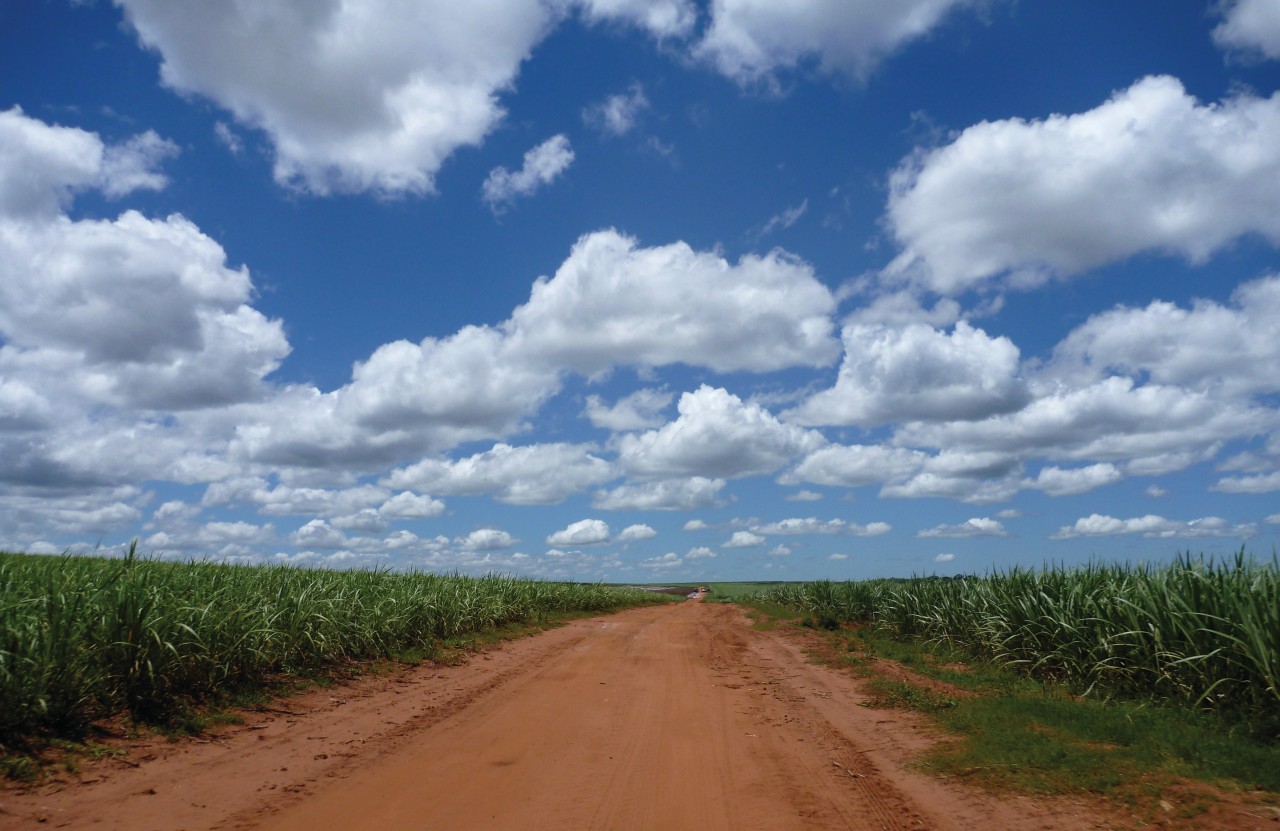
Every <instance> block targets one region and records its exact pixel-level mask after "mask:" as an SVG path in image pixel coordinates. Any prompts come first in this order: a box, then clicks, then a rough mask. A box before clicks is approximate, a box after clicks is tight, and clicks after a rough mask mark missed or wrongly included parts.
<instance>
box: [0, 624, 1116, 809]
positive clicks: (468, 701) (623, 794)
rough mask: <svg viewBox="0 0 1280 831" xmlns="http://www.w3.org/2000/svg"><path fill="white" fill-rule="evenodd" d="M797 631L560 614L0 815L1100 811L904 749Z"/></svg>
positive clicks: (903, 728) (905, 724)
mask: <svg viewBox="0 0 1280 831" xmlns="http://www.w3.org/2000/svg"><path fill="white" fill-rule="evenodd" d="M801 637H803V636H802V635H799V634H798V633H786V632H782V631H779V632H760V631H756V630H754V629H752V628H751V627H750V624H749V621H747V619H746V617H745V615H744V614H743V613H742V612H741V610H739V609H738V608H737V607H733V606H724V605H713V604H699V603H686V604H681V605H679V606H674V607H672V606H667V607H655V608H646V609H637V610H632V611H628V612H622V613H619V614H617V615H613V616H609V617H606V618H595V619H591V620H586V621H578V622H575V623H572V624H569V625H567V626H565V627H563V628H560V629H556V630H553V631H550V632H546V633H543V634H541V635H538V636H535V637H533V638H528V639H525V640H521V641H517V642H513V643H509V644H506V645H504V646H503V647H502V648H500V649H497V650H494V651H492V652H489V653H486V654H484V655H482V656H477V657H476V658H473V659H472V661H471V662H470V663H469V665H468V666H465V667H456V668H445V669H440V668H423V669H421V670H415V671H410V672H406V673H404V674H403V675H401V676H400V677H397V678H390V679H387V678H384V679H381V680H378V679H373V680H369V681H367V682H365V681H362V682H358V683H357V684H355V685H353V686H351V687H349V688H345V689H343V690H340V691H318V692H316V693H314V694H309V695H307V696H302V697H299V698H295V699H290V700H288V702H287V703H285V704H281V705H280V710H286V709H287V710H288V713H279V714H276V715H275V716H269V717H264V718H263V719H262V720H261V721H259V722H256V723H250V724H248V725H247V726H245V727H242V728H237V729H233V730H230V731H228V732H227V733H225V734H222V735H221V736H219V737H216V739H215V741H214V742H210V743H207V744H195V743H185V744H182V745H179V746H177V747H176V748H169V749H163V748H161V749H158V750H156V751H155V756H156V758H154V759H152V760H150V761H146V762H143V763H142V764H141V765H140V766H139V767H137V768H126V769H123V770H118V769H116V767H112V764H111V763H110V762H102V763H98V764H96V765H93V766H91V768H92V769H88V768H87V769H86V771H85V773H84V774H82V777H83V778H89V779H96V780H97V781H92V782H90V783H88V784H77V783H73V782H66V783H63V784H62V787H63V790H61V791H60V792H54V791H53V789H52V788H49V787H46V788H44V789H42V790H39V791H35V792H31V793H26V794H20V793H4V794H3V795H0V828H34V827H37V825H36V822H35V821H36V820H37V819H38V818H40V817H41V816H43V818H44V819H46V820H48V825H46V826H45V827H49V825H53V826H62V827H75V828H80V827H92V828H101V829H117V828H118V829H137V831H153V830H154V831H169V830H170V829H180V828H181V829H189V830H191V829H199V828H218V829H246V830H247V829H261V830H262V831H294V830H295V829H306V831H322V830H323V829H330V828H331V829H362V828H380V829H381V828H388V829H399V828H412V829H421V830H426V829H472V828H504V829H505V828H512V829H530V831H538V829H564V828H590V829H659V828H660V829H684V828H688V829H693V828H697V829H712V831H715V830H716V829H744V828H769V829H837V828H838V829H853V831H861V829H920V828H930V829H968V828H983V827H990V828H1038V829H1045V831H1065V829H1087V828H1102V827H1107V826H1106V825H1105V824H1103V822H1102V821H1101V820H1099V819H1098V817H1097V816H1096V815H1093V814H1091V813H1089V812H1087V811H1085V810H1084V809H1082V808H1081V807H1080V806H1074V805H1071V804H1069V803H1067V802H1065V801H1060V800H1059V801H1045V800H1030V799H1009V800H1001V799H999V798H996V797H993V796H991V795H988V794H984V793H981V792H976V791H973V790H970V789H967V788H964V787H961V786H958V785H954V784H948V783H943V782H940V781H938V780H936V779H932V778H928V777H926V776H924V775H923V774H920V773H916V772H913V771H910V770H908V769H906V768H905V767H904V763H905V762H906V761H907V760H909V759H910V757H911V756H912V755H913V754H914V753H916V752H917V751H918V750H920V749H921V748H923V747H925V746H927V745H928V743H929V742H930V741H931V739H930V737H929V735H928V733H927V731H926V729H924V728H922V727H921V726H920V723H919V721H918V720H916V721H912V717H911V714H903V713H886V712H884V711H877V710H870V709H867V708H865V707H860V706H858V704H859V702H862V701H865V698H864V697H863V696H862V694H861V693H860V692H859V690H858V687H857V682H856V681H855V680H854V679H852V678H849V677H847V676H845V675H842V674H840V673H837V672H833V671H831V670H829V669H826V668H824V667H820V666H815V665H813V664H810V663H808V662H807V661H806V660H805V658H804V655H803V643H802V642H801V641H799V640H797V638H801ZM335 702H337V703H335ZM290 713H292V714H290Z"/></svg>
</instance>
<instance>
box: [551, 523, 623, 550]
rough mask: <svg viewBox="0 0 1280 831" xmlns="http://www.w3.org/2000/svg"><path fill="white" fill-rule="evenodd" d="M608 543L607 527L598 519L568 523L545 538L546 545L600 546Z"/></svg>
mask: <svg viewBox="0 0 1280 831" xmlns="http://www.w3.org/2000/svg"><path fill="white" fill-rule="evenodd" d="M608 541H609V525H608V524H607V523H606V522H604V521H603V520H599V519H582V520H578V521H577V522H571V523H569V527H567V528H563V529H561V530H559V531H556V532H555V533H552V534H550V535H548V536H547V545H557V546H560V545H563V546H575V545H600V544H601V543H606V542H608Z"/></svg>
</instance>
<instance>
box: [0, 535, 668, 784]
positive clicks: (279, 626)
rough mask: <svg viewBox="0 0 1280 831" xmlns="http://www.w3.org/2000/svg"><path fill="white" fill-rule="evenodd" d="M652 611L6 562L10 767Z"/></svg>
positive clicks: (600, 596)
mask: <svg viewBox="0 0 1280 831" xmlns="http://www.w3.org/2000/svg"><path fill="white" fill-rule="evenodd" d="M651 602H663V600H662V599H661V598H656V597H654V596H652V595H650V594H647V593H644V592H636V591H629V590H625V589H619V588H613V587H607V586H602V585H598V584H574V583H550V582H540V581H533V580H519V579H515V578H510V577H503V576H488V577H481V578H470V577H461V576H458V575H435V574H392V573H389V572H384V571H350V572H332V571H319V570H315V571H311V570H304V569H297V568H288V567H282V566H274V567H251V566H227V565H219V564H214V563H207V562H204V563H166V562H158V561H149V560H145V559H142V558H138V557H135V556H132V552H131V556H129V557H128V558H125V559H117V560H111V559H104V558H91V557H66V556H64V557H39V556H28V555H20V554H0V754H4V753H5V752H6V751H9V752H12V751H21V750H23V749H25V748H27V747H29V746H31V745H32V742H35V743H40V742H47V740H49V739H51V738H71V739H79V738H83V737H84V736H86V735H87V734H88V732H89V730H90V727H91V725H92V724H93V723H94V722H95V721H98V720H101V719H104V718H110V717H113V716H115V715H117V714H121V713H126V714H128V715H129V716H130V717H131V718H133V719H134V720H136V721H140V722H147V723H154V724H162V725H163V724H167V725H171V726H173V727H174V728H176V729H199V727H200V724H199V723H198V717H195V716H192V713H193V712H194V711H197V710H201V709H205V708H207V707H209V706H213V707H215V708H216V706H217V705H219V704H221V703H223V702H226V701H228V700H230V699H231V698H232V697H233V696H235V695H238V694H243V693H245V692H246V691H248V692H252V691H254V690H257V689H261V688H262V687H263V686H264V685H271V684H276V685H278V684H280V683H281V682H282V680H284V679H291V678H293V679H297V678H302V679H313V678H314V679H323V678H324V677H325V676H326V673H329V672H331V671H332V670H334V669H335V668H338V667H343V666H348V665H350V664H351V662H355V661H367V660H371V659H372V660H377V659H396V658H401V659H405V658H409V659H412V660H417V659H419V658H421V657H436V656H440V655H442V654H443V653H444V652H447V651H448V650H449V649H450V648H460V647H459V646H457V645H459V644H462V645H465V643H466V642H467V641H474V640H475V639H477V638H481V637H491V636H497V633H500V631H501V630H503V628H504V627H521V626H525V627H528V626H540V625H543V624H545V623H546V622H548V621H550V620H554V619H558V618H560V617H563V616H567V615H572V614H576V613H581V612H604V611H612V610H616V609H619V608H623V607H625V606H634V605H640V604H644V603H651ZM193 719H196V720H195V721H193ZM21 767H22V766H21V765H20V764H19V768H21Z"/></svg>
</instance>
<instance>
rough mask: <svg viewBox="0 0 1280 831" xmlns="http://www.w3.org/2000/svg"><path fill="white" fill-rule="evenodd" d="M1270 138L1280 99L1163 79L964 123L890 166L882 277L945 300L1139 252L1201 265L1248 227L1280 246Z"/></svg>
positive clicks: (1276, 172)
mask: <svg viewBox="0 0 1280 831" xmlns="http://www.w3.org/2000/svg"><path fill="white" fill-rule="evenodd" d="M1277 135H1280V94H1276V95H1273V96H1272V97H1270V98H1259V97H1256V96H1253V95H1249V94H1243V93H1242V94H1238V95H1236V96H1234V97H1232V98H1229V99H1227V100H1225V101H1223V102H1222V103H1219V104H1201V103H1200V102H1199V101H1197V100H1196V99H1195V98H1194V97H1192V96H1191V95H1189V94H1188V93H1187V92H1186V90H1185V89H1184V88H1183V87H1182V84H1181V83H1179V82H1178V81H1177V80H1176V79H1174V78H1170V77H1164V76H1162V77H1148V78H1144V79H1142V80H1140V81H1138V82H1137V83H1135V84H1134V85H1133V86H1131V87H1129V88H1128V89H1125V90H1121V91H1120V92H1117V93H1116V94H1115V95H1114V96H1113V97H1112V98H1111V99H1110V100H1109V101H1107V102H1106V103H1104V104H1102V105H1100V106H1098V107H1096V108H1095V109H1093V110H1090V111H1088V112H1085V113H1080V114H1076V115H1052V116H1049V117H1048V118H1045V119H1042V120H1037V121H1026V120H1023V119H1007V120H1003V121H990V122H983V123H981V124H977V125H975V126H972V127H970V128H968V129H967V130H965V131H964V132H962V133H961V134H960V136H959V137H958V138H956V139H955V140H954V141H952V142H951V143H950V144H947V145H945V146H943V147H939V148H937V149H934V150H929V151H923V152H919V153H917V154H915V155H913V156H911V157H909V158H908V159H907V160H906V161H905V162H903V164H902V165H901V166H900V167H899V168H898V169H897V170H896V171H894V173H893V175H892V177H891V179H890V191H891V193H890V199H889V207H888V221H889V225H890V227H891V228H892V230H893V233H894V235H895V236H896V238H897V239H898V241H899V242H900V243H901V245H902V246H903V249H904V250H903V252H902V254H901V255H900V256H899V257H898V258H897V259H895V261H894V262H893V263H892V264H891V265H890V267H889V268H888V269H887V271H886V275H887V276H888V277H890V278H898V279H906V280H910V281H912V282H914V283H917V284H919V285H922V286H924V287H926V288H928V289H931V290H933V291H936V292H939V293H942V294H957V293H960V292H963V291H965V290H967V289H970V288H974V287H978V286H981V285H982V284H983V283H984V282H987V281H989V280H992V279H995V278H997V277H1000V276H1001V275H1006V274H1012V279H1013V281H1014V283H1016V284H1021V285H1028V284H1034V283H1036V282H1039V281H1042V280H1044V279H1046V278H1047V277H1049V276H1051V275H1071V274H1076V273H1078V272H1081V271H1085V270H1087V269H1090V268H1094V267H1096V266H1100V265H1102V264H1104V263H1108V262H1113V261H1116V260H1121V259H1124V258H1126V257H1129V256H1132V255H1134V254H1136V253H1138V252H1140V251H1147V250H1157V251H1164V252H1170V253H1176V254H1181V255H1182V256H1184V257H1186V258H1187V259H1188V260H1190V261H1192V262H1203V261H1205V260H1206V259H1207V258H1208V257H1209V256H1210V255H1211V254H1212V253H1213V252H1215V251H1216V250H1218V249H1220V248H1222V247H1223V246H1225V245H1227V244H1228V243H1230V242H1231V241H1232V240H1235V239H1237V238H1238V237H1241V236H1243V235H1245V234H1250V233H1257V234H1261V235H1263V236H1264V237H1266V238H1267V239H1269V240H1270V241H1271V242H1272V243H1273V244H1280V189H1278V188H1275V187H1272V184H1273V183H1274V182H1275V181H1276V180H1277V177H1280V142H1277V141H1276V136H1277Z"/></svg>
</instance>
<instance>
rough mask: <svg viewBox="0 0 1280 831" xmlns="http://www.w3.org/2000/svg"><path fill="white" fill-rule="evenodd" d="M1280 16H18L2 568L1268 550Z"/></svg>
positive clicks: (311, 5)
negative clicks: (8, 562) (167, 562)
mask: <svg viewBox="0 0 1280 831" xmlns="http://www.w3.org/2000/svg"><path fill="white" fill-rule="evenodd" d="M1277 246H1280V0H1235V2H1231V1H1230V0H1226V1H1225V2H1214V1H1212V0H1173V1H1172V2H1155V1H1154V0H1125V1H1124V2H1116V0H1036V1H1035V2H1017V0H899V2H895V3H883V2H880V0H791V2H769V0H712V1H711V2H702V0H472V2H468V3H456V2H452V0H217V1H216V2H207V3H199V4H190V3H172V2H166V1H165V0H115V2H108V0H97V2H93V1H92V0H88V2H86V0H80V2H71V0H0V548H2V549H5V550H14V551H27V552H32V553H46V554H56V553H61V552H73V553H82V552H85V553H88V552H97V553H100V554H113V553H118V552H119V551H121V550H122V548H123V547H125V546H127V545H128V544H129V543H130V542H131V541H133V540H137V545H138V549H139V550H140V551H141V552H143V553H146V554H149V555H153V556H157V557H163V558H171V559H179V560H186V559H214V560H225V561H228V562H241V563H289V564H297V565H303V566H310V567H327V568H371V567H376V568H386V569H393V570H399V569H423V570H433V571H459V572H463V573H486V572H503V573H510V574H519V575H528V576H536V577H548V578H556V579H573V580H605V581H617V582H636V583H639V582H667V581H685V580H717V579H718V580H726V579H742V580H747V579H755V580H773V579H777V580H796V579H810V578H817V577H826V578H833V579H846V578H867V577H875V576H909V575H915V574H941V575H951V574H973V573H986V572H989V571H992V570H1003V569H1008V568H1011V567H1014V566H1029V567H1039V566H1043V565H1046V564H1060V565H1071V564H1076V563H1084V562H1091V561H1108V562H1110V561H1117V562H1132V563H1137V562H1151V563H1158V562H1163V561H1167V560H1169V559H1171V558H1172V557H1174V556H1176V555H1177V554H1178V553H1179V552H1191V553H1197V554H1198V553H1204V554H1206V555H1208V556H1222V555H1229V554H1231V553H1232V552H1236V551H1239V550H1240V549H1241V548H1244V549H1245V550H1247V551H1249V552H1252V553H1254V554H1256V555H1258V556H1260V557H1265V558H1270V557H1271V556H1272V555H1273V553H1274V551H1275V550H1276V545H1277V539H1278V537H1280V255H1278V252H1277Z"/></svg>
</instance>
